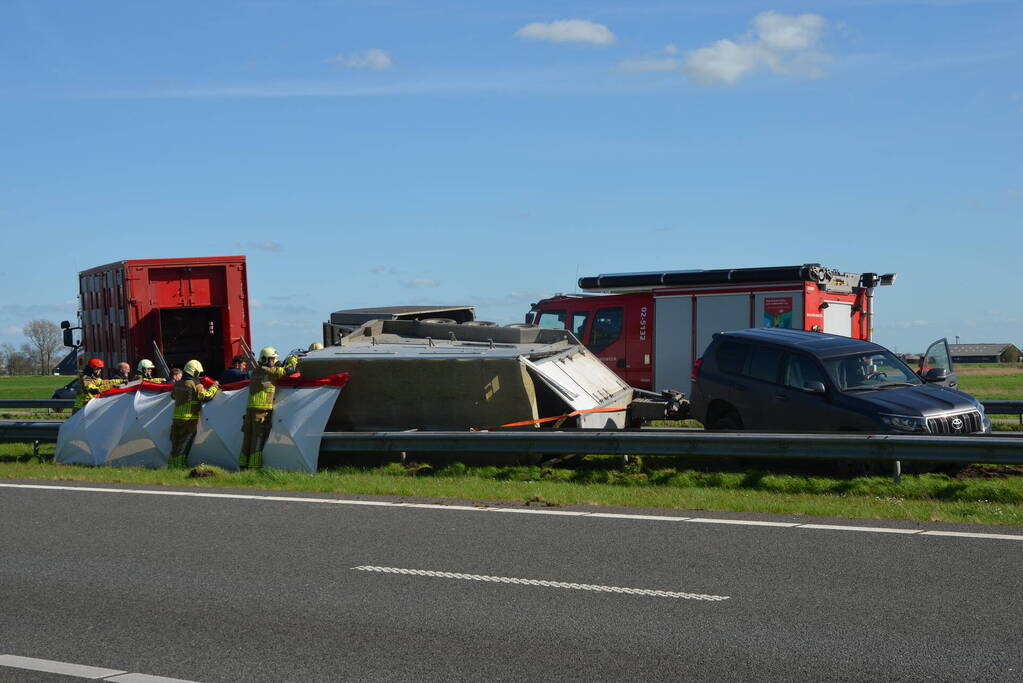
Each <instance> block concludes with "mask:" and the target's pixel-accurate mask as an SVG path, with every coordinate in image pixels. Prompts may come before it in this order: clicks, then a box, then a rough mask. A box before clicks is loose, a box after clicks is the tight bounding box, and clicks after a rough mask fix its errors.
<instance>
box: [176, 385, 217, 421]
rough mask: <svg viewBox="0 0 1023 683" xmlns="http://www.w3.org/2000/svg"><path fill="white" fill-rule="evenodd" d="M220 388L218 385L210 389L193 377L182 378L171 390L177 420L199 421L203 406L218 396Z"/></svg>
mask: <svg viewBox="0 0 1023 683" xmlns="http://www.w3.org/2000/svg"><path fill="white" fill-rule="evenodd" d="M218 391H220V388H219V387H218V386H216V385H214V386H211V387H210V388H209V389H206V388H204V387H203V385H202V384H200V383H199V382H196V381H195V380H194V379H192V378H191V377H182V378H181V379H180V380H178V381H177V383H176V384H175V385H174V389H173V390H171V398H173V399H174V419H175V420H198V419H199V411H200V410H201V409H202V404H203V403H205V402H206V401H208V400H210V399H211V398H213V397H214V396H216V395H217V392H218Z"/></svg>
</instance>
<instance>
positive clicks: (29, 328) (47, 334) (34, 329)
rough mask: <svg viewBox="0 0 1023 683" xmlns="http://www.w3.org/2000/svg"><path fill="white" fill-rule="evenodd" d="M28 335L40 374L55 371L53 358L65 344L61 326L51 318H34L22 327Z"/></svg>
mask: <svg viewBox="0 0 1023 683" xmlns="http://www.w3.org/2000/svg"><path fill="white" fill-rule="evenodd" d="M22 331H23V332H24V333H25V336H26V337H28V341H29V346H30V348H29V349H28V351H29V352H30V354H31V356H32V358H33V359H34V360H35V362H36V365H37V366H38V368H39V374H40V375H48V374H50V372H52V371H53V358H54V356H56V355H57V352H58V351H59V350H60V349H61V347H62V346H63V345H64V343H63V340H62V338H61V332H60V328H59V327H57V325H56V323H54V322H51V321H49V320H42V319H39V320H33V321H31V322H30V323H28V324H27V325H25V327H24V328H23V329H22Z"/></svg>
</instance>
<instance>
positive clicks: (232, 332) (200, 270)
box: [78, 256, 251, 376]
mask: <svg viewBox="0 0 1023 683" xmlns="http://www.w3.org/2000/svg"><path fill="white" fill-rule="evenodd" d="M78 315H79V326H80V327H81V331H82V340H81V348H80V350H79V354H78V358H79V364H81V362H83V359H88V358H100V359H102V360H103V362H104V364H105V365H106V366H107V367H112V366H113V364H114V363H117V362H118V361H127V362H128V363H130V364H131V366H132V370H133V371H134V368H135V366H136V365H137V364H138V361H139V360H141V359H142V358H149V359H153V355H154V353H153V343H154V342H155V343H156V345H157V347H159V348H160V350H161V352H162V353H163V355H164V357H165V358H166V360H167V364H168V365H170V366H177V367H181V366H182V365H183V364H184V363H185V362H187V361H189V360H191V359H196V360H198V361H200V362H201V363H202V364H203V368H204V369H205V371H206V373H207V374H210V375H213V376H217V375H219V374H220V373H221V372H222V371H223V370H224V368H225V367H227V366H229V365H230V362H231V357H232V356H234V355H235V354H239V353H242V352H243V351H242V347H241V344H240V342H239V341H238V340H239V339H243V340H245V343H246V344H251V341H250V339H251V337H250V323H249V293H248V281H247V279H246V269H245V257H244V256H208V257H198V258H180V259H138V260H130V261H117V262H116V263H109V264H107V265H104V266H98V267H96V268H90V269H89V270H84V271H82V272H81V273H79V314H78Z"/></svg>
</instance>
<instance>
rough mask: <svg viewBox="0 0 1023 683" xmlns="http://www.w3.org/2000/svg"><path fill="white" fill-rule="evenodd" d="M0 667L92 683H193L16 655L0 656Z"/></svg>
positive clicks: (191, 682) (179, 679) (180, 679)
mask: <svg viewBox="0 0 1023 683" xmlns="http://www.w3.org/2000/svg"><path fill="white" fill-rule="evenodd" d="M0 667H10V668H12V669H24V670H28V671H41V672H43V673H48V674H58V675H61V676H74V677H76V678H88V679H89V680H93V681H116V683H195V682H194V681H186V680H184V679H182V678H166V677H164V676H150V675H149V674H135V673H128V672H126V671H119V670H118V669H104V668H102V667H98V666H85V665H84V664H71V663H70V662H55V661H53V660H50V659H36V658H35V657H19V656H18V655H0Z"/></svg>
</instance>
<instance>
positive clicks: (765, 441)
mask: <svg viewBox="0 0 1023 683" xmlns="http://www.w3.org/2000/svg"><path fill="white" fill-rule="evenodd" d="M320 452H321V453H358V452H375V453H423V454H426V453H544V454H551V455H555V454H568V453H588V454H605V455H671V456H733V457H743V458H779V459H784V458H802V459H816V460H891V461H895V460H903V461H910V460H923V461H942V462H982V463H992V464H1023V437H1010V438H991V437H989V436H955V437H942V436H910V435H896V434H755V433H746V432H731V433H727V432H726V433H723V432H700V431H678V432H664V431H656V432H643V431H618V432H603V431H599V432H596V431H585V430H577V431H545V430H535V431H504V432H502V431H496V432H327V433H325V434H324V435H323V440H322V442H321V445H320Z"/></svg>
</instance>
